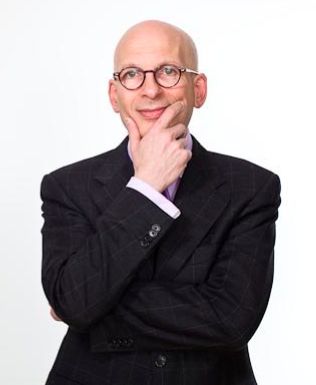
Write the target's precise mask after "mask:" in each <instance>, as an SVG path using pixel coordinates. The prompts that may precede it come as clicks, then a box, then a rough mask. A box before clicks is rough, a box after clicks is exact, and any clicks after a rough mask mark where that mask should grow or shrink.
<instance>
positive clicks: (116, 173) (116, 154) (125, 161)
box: [91, 137, 134, 213]
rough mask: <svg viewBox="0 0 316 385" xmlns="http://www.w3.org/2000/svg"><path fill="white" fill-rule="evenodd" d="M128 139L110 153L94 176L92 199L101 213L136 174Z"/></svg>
mask: <svg viewBox="0 0 316 385" xmlns="http://www.w3.org/2000/svg"><path fill="white" fill-rule="evenodd" d="M127 143H128V137H126V138H125V139H124V140H123V142H122V143H121V144H120V145H119V146H118V147H117V148H115V149H114V150H112V151H111V152H110V153H107V156H106V157H105V159H104V161H103V162H102V164H101V165H100V167H99V168H98V169H97V170H96V172H95V175H94V178H93V179H94V181H93V183H95V188H93V189H91V193H92V199H93V201H94V202H95V204H96V206H97V207H98V209H99V211H100V213H102V212H103V211H104V210H106V209H107V208H108V206H109V204H110V203H111V202H112V201H113V200H114V199H115V198H116V197H117V195H118V194H119V193H120V191H121V190H122V189H123V188H124V186H126V184H127V183H128V181H129V179H130V178H131V176H132V175H133V173H134V169H133V164H132V162H131V160H130V157H129V155H128V152H127Z"/></svg>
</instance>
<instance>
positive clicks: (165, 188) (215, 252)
mask: <svg viewBox="0 0 316 385" xmlns="http://www.w3.org/2000/svg"><path fill="white" fill-rule="evenodd" d="M197 66H198V64H197V53H196V49H195V45H194V43H193V41H192V39H191V38H190V37H189V36H188V35H187V34H186V33H185V32H184V31H182V30H180V29H179V28H176V27H174V26H172V25H170V24H166V23H163V22H159V21H145V22H142V23H139V24H137V25H135V26H133V27H132V28H130V29H129V30H128V31H127V32H126V33H125V34H124V35H123V37H122V38H121V40H120V41H119V43H118V45H117V48H116V51H115V57H114V69H115V72H114V78H113V80H110V82H109V96H110V101H111V104H112V106H113V109H114V111H115V112H117V113H119V114H120V116H121V119H122V121H123V123H124V125H125V126H126V128H127V130H128V138H126V139H125V140H124V141H123V142H122V143H121V144H120V145H119V146H118V147H117V148H116V149H114V150H112V151H109V152H107V153H105V154H102V155H99V156H96V157H94V158H91V159H87V160H84V161H81V162H78V163H76V164H73V165H70V166H67V167H64V168H62V169H59V170H57V171H55V172H53V173H51V174H49V175H46V176H45V177H44V179H43V182H42V190H41V194H42V199H43V216H44V219H45V223H44V226H43V230H42V233H43V286H44V290H45V293H46V295H47V298H48V300H49V303H50V305H51V306H52V309H54V310H52V314H53V316H54V317H55V318H56V319H61V320H62V321H63V322H65V323H67V324H68V325H69V329H68V332H67V334H66V336H65V338H64V340H63V343H62V345H61V348H60V351H59V353H58V356H57V359H56V361H55V364H54V366H53V369H52V371H51V373H50V375H49V378H48V381H47V384H49V385H53V384H55V385H66V384H67V385H70V384H85V385H101V384H111V385H123V384H124V385H127V384H129V385H136V384H137V385H143V384H148V385H149V384H164V385H167V384H168V385H169V384H170V385H175V384H186V385H193V384H194V385H203V384H208V385H221V384H222V385H246V384H247V385H252V384H256V381H255V378H254V375H253V372H252V368H251V364H250V360H249V356H248V350H247V343H248V341H249V339H250V338H251V337H252V335H253V333H254V332H255V330H256V329H257V327H258V325H259V323H260V321H261V319H262V316H263V314H264V311H265V309H266V306H267V303H268V299H269V295H270V289H271V285H272V274H273V247H274V240H275V220H276V219H277V215H278V214H277V210H278V206H279V204H280V196H279V193H280V185H279V179H278V177H277V176H276V175H275V174H273V173H271V172H270V171H267V170H265V169H263V168H261V167H259V166H256V165H254V164H251V163H249V162H247V161H244V160H240V159H236V158H233V157H229V156H224V155H219V154H215V153H212V152H208V151H206V150H205V149H204V148H203V147H202V146H201V145H200V144H199V143H198V141H197V140H196V139H195V138H193V137H192V136H191V135H190V133H189V132H188V125H189V122H190V118H191V115H192V111H193V108H194V107H196V108H199V107H201V106H202V105H203V103H204V101H205V98H206V90H207V84H206V83H207V81H206V77H205V75H204V74H201V73H199V72H198V67H197Z"/></svg>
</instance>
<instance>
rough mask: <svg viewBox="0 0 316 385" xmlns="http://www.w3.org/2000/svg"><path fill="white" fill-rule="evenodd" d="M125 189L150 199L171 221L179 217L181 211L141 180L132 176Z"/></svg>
mask: <svg viewBox="0 0 316 385" xmlns="http://www.w3.org/2000/svg"><path fill="white" fill-rule="evenodd" d="M126 187H129V188H132V189H134V190H137V191H138V192H140V193H141V194H143V195H145V196H146V197H147V198H148V199H150V200H151V201H152V202H153V203H155V205H157V206H158V207H159V208H160V209H161V210H162V211H164V212H165V213H166V214H168V215H169V216H170V217H172V218H173V219H176V218H178V217H179V216H180V214H181V211H180V210H179V209H178V207H177V206H175V205H174V204H173V203H172V202H171V201H169V199H167V198H166V197H165V196H164V195H163V194H160V192H158V191H157V190H155V189H154V188H153V187H151V186H150V185H149V184H148V183H146V182H144V181H142V180H141V179H138V178H136V177H135V176H132V177H131V179H130V180H129V182H128V183H127V185H126Z"/></svg>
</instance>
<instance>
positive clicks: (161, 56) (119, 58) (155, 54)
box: [115, 36, 184, 67]
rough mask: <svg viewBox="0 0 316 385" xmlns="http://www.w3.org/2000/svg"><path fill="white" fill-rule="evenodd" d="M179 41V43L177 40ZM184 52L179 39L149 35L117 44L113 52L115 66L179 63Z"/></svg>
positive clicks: (182, 58)
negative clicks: (158, 37)
mask: <svg viewBox="0 0 316 385" xmlns="http://www.w3.org/2000/svg"><path fill="white" fill-rule="evenodd" d="M177 40H178V41H179V43H178V42H177ZM183 60H184V53H183V50H182V48H181V44H180V39H165V38H163V37H161V39H157V38H154V37H153V36H151V37H146V38H145V37H140V38H137V37H133V38H132V39H126V40H124V41H122V42H121V44H119V45H118V47H117V49H116V52H115V66H116V67H117V66H126V65H129V64H135V65H136V64H137V65H138V66H141V65H142V64H143V63H144V64H147V63H150V64H152V65H159V64H163V63H170V64H181V63H180V62H182V61H183Z"/></svg>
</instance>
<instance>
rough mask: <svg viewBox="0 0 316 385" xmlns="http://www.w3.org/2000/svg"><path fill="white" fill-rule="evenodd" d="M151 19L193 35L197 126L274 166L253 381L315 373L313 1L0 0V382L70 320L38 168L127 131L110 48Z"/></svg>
mask: <svg viewBox="0 0 316 385" xmlns="http://www.w3.org/2000/svg"><path fill="white" fill-rule="evenodd" d="M148 18H158V19H162V20H165V21H168V22H171V23H174V24H176V25H178V26H180V27H182V28H183V29H185V30H186V31H187V32H188V33H189V34H191V35H192V37H193V39H194V40H195V41H196V44H197V46H198V49H199V52H200V70H201V71H203V72H205V73H206V74H207V76H208V80H209V96H208V101H207V103H206V105H205V106H204V107H203V108H202V109H201V110H197V111H196V112H195V116H194V118H193V120H192V123H191V126H190V129H191V132H192V133H193V134H195V135H196V137H197V138H198V139H199V140H200V142H202V143H203V144H204V146H205V147H207V148H209V149H212V150H214V151H217V152H223V153H229V154H232V155H235V156H239V157H243V158H247V159H249V160H251V161H253V162H255V163H258V164H261V165H263V166H265V167H266V168H269V169H271V170H273V171H275V172H276V173H278V174H279V175H280V177H281V180H282V199H283V201H282V206H281V210H280V219H279V221H278V224H277V225H278V226H277V229H278V233H277V245H276V264H275V267H276V272H275V281H274V288H273V292H272V296H271V301H270V304H269V307H268V311H267V313H266V315H265V317H264V320H263V322H262V324H261V326H260V328H259V330H258V332H257V333H256V334H255V336H254V338H253V339H252V340H251V343H250V350H251V356H252V362H253V366H254V370H255V373H256V376H257V380H258V383H259V385H281V384H282V385H283V384H286V385H312V384H315V383H316V380H315V374H314V362H315V350H314V346H315V342H316V341H315V325H316V316H315V292H316V288H315V267H316V266H315V257H316V255H315V240H314V237H315V214H316V212H315V211H316V210H315V194H316V188H315V171H314V167H313V164H315V160H316V159H315V155H314V147H315V139H314V136H313V134H314V131H315V130H316V124H315V123H316V119H315V105H316V76H315V72H316V54H315V51H316V45H315V44H316V43H315V40H316V5H315V2H312V1H306V0H298V1H291V0H289V1H285V0H284V1H282V0H266V1H265V0H262V1H259V0H252V1H251V0H248V1H246V0H234V1H233V0H231V1H229V0H213V1H212V0H194V1H181V0H174V1H170V0H159V1H156V2H153V1H148V0H147V1H143V0H139V1H137V0H136V1H122V0H121V1H119V2H118V1H105V0H102V1H101V0H100V1H98V0H89V1H88V0H51V1H48V0H28V1H25V0H0V44H1V47H0V107H1V113H0V130H1V142H0V156H1V159H0V173H1V174H0V175H1V179H0V180H1V188H0V193H1V200H0V202H1V213H0V221H1V224H0V226H1V228H0V230H1V231H0V235H1V241H0V248H1V249H0V256H1V273H0V274H1V280H0V285H1V290H0V302H1V303H0V309H1V318H0V330H1V338H0V355H1V357H0V365H1V368H0V383H1V384H4V385H41V384H44V381H45V379H46V376H47V373H48V371H49V369H50V367H51V365H52V363H53V360H54V358H55V355H56V353H57V349H58V347H59V344H60V341H61V338H62V336H63V334H64V332H65V327H64V326H63V325H62V324H61V323H57V322H54V321H52V319H51V318H50V316H49V314H48V305H47V301H46V299H45V297H44V294H43V291H42V288H41V283H40V267H41V236H40V228H41V226H42V219H41V210H40V205H41V202H40V198H39V185H40V181H41V178H42V176H43V175H44V174H45V173H47V172H49V171H52V170H53V169H55V168H57V167H59V166H62V165H65V164H67V163H71V162H73V161H76V160H79V159H82V158H85V157H89V156H92V155H94V154H97V153H101V152H104V151H105V150H108V149H110V148H112V147H114V146H116V145H117V144H118V143H119V142H120V141H121V140H122V139H123V137H124V136H125V130H124V128H123V127H122V125H121V123H120V120H119V118H118V116H117V115H116V114H114V113H113V112H112V110H111V108H110V106H109V102H108V99H107V80H108V79H109V77H110V76H111V73H112V53H113V49H114V46H115V43H116V41H117V39H118V38H119V37H120V35H121V34H122V33H123V32H124V31H125V29H126V28H127V27H129V26H130V25H132V24H134V23H136V22H138V21H141V20H143V19H148ZM313 162H314V163H313ZM175 385H176V384H175ZM197 385H198V384H197Z"/></svg>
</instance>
